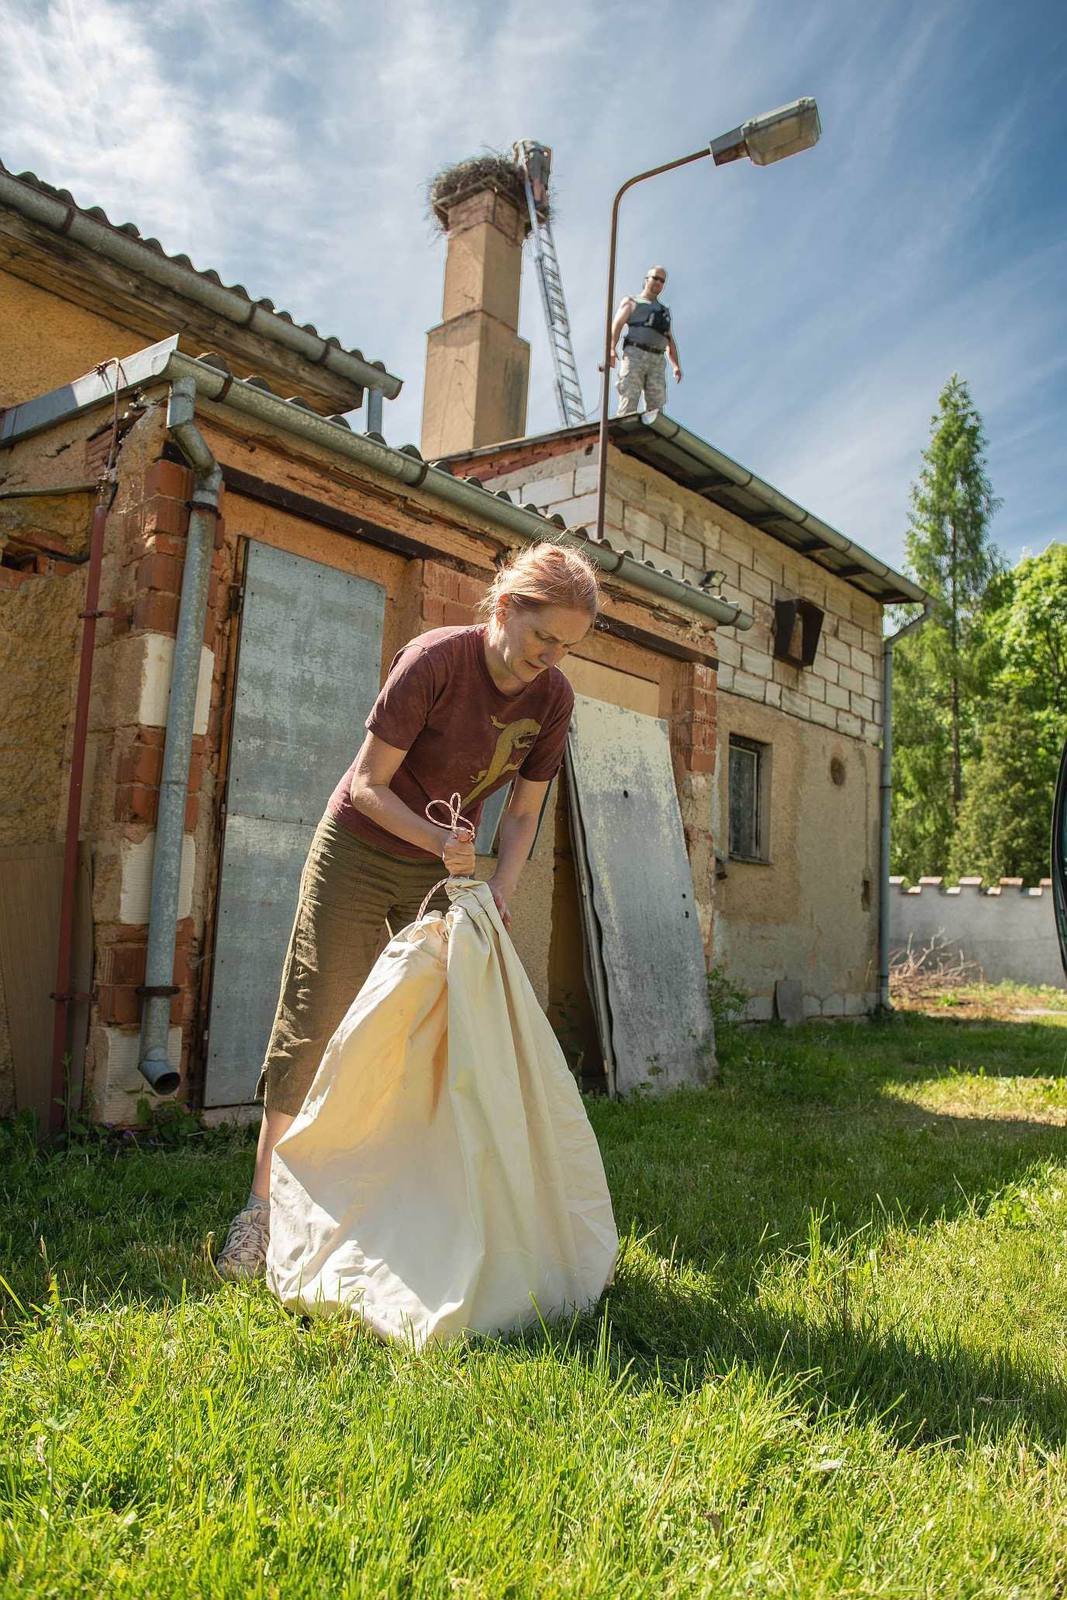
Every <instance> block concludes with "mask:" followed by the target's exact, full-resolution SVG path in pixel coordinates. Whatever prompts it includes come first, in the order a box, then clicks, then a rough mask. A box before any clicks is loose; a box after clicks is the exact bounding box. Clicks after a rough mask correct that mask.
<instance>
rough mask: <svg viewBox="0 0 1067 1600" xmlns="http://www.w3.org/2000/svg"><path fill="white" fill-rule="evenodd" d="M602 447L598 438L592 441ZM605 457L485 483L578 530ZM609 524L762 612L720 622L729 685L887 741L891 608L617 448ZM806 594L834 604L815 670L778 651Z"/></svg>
mask: <svg viewBox="0 0 1067 1600" xmlns="http://www.w3.org/2000/svg"><path fill="white" fill-rule="evenodd" d="M590 448H592V447H590ZM596 478H597V468H596V462H595V460H592V459H590V458H589V457H588V456H587V455H586V453H585V450H584V449H579V450H577V451H575V452H573V453H571V454H570V455H561V456H552V457H549V458H548V459H546V460H543V461H537V462H532V463H530V464H529V465H527V466H523V467H519V468H516V469H515V470H514V471H512V472H508V473H504V474H502V475H500V476H499V477H495V478H489V479H487V480H486V483H487V485H488V487H490V488H492V489H494V490H495V489H506V490H507V491H508V492H509V493H510V494H511V496H512V498H513V499H514V500H515V501H517V502H518V503H519V504H523V505H533V506H536V507H537V508H538V510H541V511H544V512H545V513H546V514H547V515H549V516H552V515H555V514H557V513H558V514H559V515H560V516H562V517H563V519H564V520H565V522H566V524H567V526H568V527H581V526H591V525H592V524H594V523H595V521H596ZM605 533H606V536H607V538H608V540H609V541H610V543H611V544H612V545H613V546H615V547H616V548H617V549H624V550H629V551H630V552H631V553H632V554H633V555H634V556H635V557H636V558H637V559H638V560H639V561H651V562H653V563H654V564H655V565H656V566H657V567H660V568H667V569H669V570H670V571H671V572H672V573H674V575H675V576H676V577H680V578H687V579H688V580H689V581H690V582H691V583H698V582H699V581H700V579H701V578H702V577H703V575H704V573H705V572H707V571H708V570H709V569H711V568H715V569H716V570H718V571H720V572H722V573H723V574H724V576H723V580H722V592H723V594H724V595H725V596H726V597H727V598H728V599H730V600H738V601H740V603H741V604H742V605H743V606H744V607H745V609H746V610H747V611H751V612H752V614H753V616H754V618H755V622H754V624H753V626H752V627H751V628H750V629H749V630H748V631H747V632H744V633H739V632H737V631H735V630H731V629H729V628H723V629H720V630H718V631H717V633H716V636H715V645H716V650H717V653H718V656H719V663H720V665H719V677H718V683H719V688H720V689H721V690H725V691H727V692H729V693H732V694H737V695H741V696H743V697H744V698H746V699H749V700H755V701H758V702H759V703H761V704H763V705H770V706H774V707H777V708H780V709H781V710H782V711H784V712H785V713H786V714H787V715H789V716H793V717H799V718H801V719H802V720H803V721H806V722H812V723H815V724H817V725H818V726H820V727H823V728H830V729H833V730H834V731H835V732H837V733H841V734H844V735H845V736H846V737H848V738H852V739H863V740H865V741H866V742H867V743H870V744H877V743H878V742H879V741H880V739H881V736H882V613H881V607H880V605H879V604H878V602H877V601H876V600H874V599H872V598H871V597H870V596H869V595H865V594H863V593H862V592H861V591H860V590H859V589H857V588H856V587H855V586H854V585H852V584H850V583H848V582H846V581H845V579H843V578H835V577H834V576H833V575H832V574H831V573H829V572H827V571H825V570H824V569H823V568H822V567H820V566H819V565H818V564H817V563H816V562H814V561H811V560H810V559H808V558H807V557H805V556H803V555H800V554H798V553H797V552H795V551H793V550H790V549H789V548H788V547H787V546H786V545H784V544H781V543H780V542H779V541H778V540H776V539H773V538H772V537H771V536H770V535H769V534H767V533H763V532H762V531H761V530H760V529H758V528H753V527H751V526H750V525H749V524H748V523H746V522H744V521H743V520H742V519H741V518H740V517H735V516H733V515H732V513H731V512H729V511H726V510H725V509H724V508H723V507H721V506H717V505H714V504H712V503H711V502H709V501H707V500H704V499H703V498H702V497H701V496H700V495H697V494H695V493H693V492H692V491H691V490H689V489H685V488H683V487H682V486H681V485H680V484H672V483H671V482H670V480H669V479H667V478H666V477H664V475H663V474H662V473H660V472H658V471H657V470H656V469H655V468H652V467H648V466H646V465H645V464H644V463H643V462H638V461H635V460H634V459H633V458H632V457H629V456H624V455H622V454H621V453H618V452H613V454H612V460H611V472H610V477H609V479H608V494H607V500H606V506H605ZM779 599H807V600H812V601H814V602H815V604H816V605H817V606H819V607H820V609H821V610H822V611H823V612H824V614H825V615H824V620H823V628H822V635H821V637H820V639H819V648H818V652H817V655H816V658H815V661H814V662H813V664H812V666H811V667H810V668H799V667H792V666H790V665H789V664H788V663H787V662H784V661H778V660H775V658H774V654H773V626H774V602H775V600H779Z"/></svg>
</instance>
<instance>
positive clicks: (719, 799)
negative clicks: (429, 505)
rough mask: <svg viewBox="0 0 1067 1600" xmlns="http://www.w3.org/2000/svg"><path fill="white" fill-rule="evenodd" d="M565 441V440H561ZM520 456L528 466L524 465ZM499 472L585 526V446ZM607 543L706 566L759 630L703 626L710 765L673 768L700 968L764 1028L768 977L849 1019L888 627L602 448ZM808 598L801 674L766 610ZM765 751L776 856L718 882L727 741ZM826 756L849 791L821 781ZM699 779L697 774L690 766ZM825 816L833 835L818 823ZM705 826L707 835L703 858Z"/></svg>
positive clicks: (497, 483)
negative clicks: (720, 970) (734, 994)
mask: <svg viewBox="0 0 1067 1600" xmlns="http://www.w3.org/2000/svg"><path fill="white" fill-rule="evenodd" d="M565 443H566V442H565V441H564V444H565ZM524 453H527V454H528V456H529V459H520V458H521V457H522V456H523V454H524ZM501 465H502V466H503V467H504V468H505V469H506V470H503V471H500V472H496V473H494V472H492V470H491V467H490V466H489V464H488V463H487V462H486V461H485V460H484V459H483V460H481V461H479V462H478V463H477V470H478V472H479V474H480V475H483V474H484V475H485V482H486V483H487V484H488V485H489V486H491V487H492V488H494V489H507V490H508V492H509V493H510V494H511V495H512V498H513V499H516V500H518V501H520V502H521V503H524V504H531V505H535V506H537V507H538V508H540V509H543V510H544V511H546V512H548V513H550V514H553V513H558V514H559V515H561V516H562V517H563V518H564V520H565V521H566V523H567V524H568V525H569V526H574V525H579V524H580V525H592V524H594V523H595V518H596V482H597V465H596V443H595V441H587V442H586V443H584V444H580V445H578V446H577V447H574V446H571V447H570V448H569V449H566V448H564V449H563V450H562V451H560V450H559V449H558V448H557V447H556V442H553V444H552V446H549V445H548V442H547V441H546V442H545V445H543V446H541V447H538V446H537V445H533V446H523V445H521V444H519V445H516V446H515V447H514V450H513V451H509V452H508V453H507V454H504V452H502V461H501ZM605 531H606V534H607V537H608V539H609V541H610V542H611V543H612V544H613V545H615V546H616V548H624V549H628V550H630V551H632V553H633V554H634V555H635V556H636V557H637V558H638V559H639V560H650V561H653V562H654V563H655V564H656V566H665V567H669V568H670V570H671V571H673V572H674V573H676V574H677V575H679V576H682V577H685V578H688V579H689V580H690V582H693V583H696V582H698V581H699V579H700V578H701V577H702V576H703V574H704V573H705V572H707V571H708V570H709V569H712V568H715V569H718V570H719V571H721V572H722V573H723V580H722V588H723V592H724V594H725V595H726V596H727V597H728V598H729V599H737V600H739V601H740V602H741V604H742V605H743V606H744V607H745V608H746V609H747V610H749V611H750V612H751V613H752V615H753V617H754V623H753V626H752V627H751V628H750V629H748V630H746V631H744V632H740V631H738V630H736V629H732V628H730V627H728V626H725V627H718V628H714V630H712V627H711V626H709V627H708V629H707V630H706V631H707V633H708V637H709V642H710V645H711V648H712V649H713V650H714V652H715V655H716V656H717V658H718V670H717V672H716V673H715V674H714V677H713V679H712V680H711V682H710V683H709V685H708V686H707V688H706V689H705V690H703V691H702V690H700V689H697V690H696V692H697V694H700V693H702V692H706V693H711V692H712V687H713V689H714V694H715V705H714V709H715V711H716V712H717V719H718V729H717V734H716V736H715V742H716V747H717V759H716V761H715V762H714V763H713V765H712V768H711V770H710V771H708V772H703V773H702V772H701V771H699V770H697V771H694V770H692V768H693V765H694V764H693V762H692V761H691V760H690V761H689V762H688V763H682V762H676V776H677V779H678V788H679V796H680V799H681V803H682V810H683V818H684V820H685V822H686V830H687V839H688V841H689V847H690V860H691V863H692V866H693V874H694V884H695V886H696V889H697V895H698V904H699V903H701V902H703V903H704V904H706V905H709V906H710V905H712V904H713V905H714V916H713V918H711V919H710V925H709V923H708V922H707V921H706V922H705V925H704V933H705V944H706V948H707V949H708V952H709V960H711V961H713V962H716V963H721V964H722V965H723V966H724V967H725V969H726V970H727V972H728V973H729V974H730V976H731V977H732V978H733V979H734V980H735V981H736V982H738V983H739V984H740V985H741V986H743V987H744V988H745V989H746V991H747V992H748V994H749V996H750V1001H749V1013H750V1015H751V1016H753V1017H767V1016H770V1015H771V1014H772V1007H773V996H774V985H775V982H776V981H777V979H778V978H785V977H797V978H799V979H801V981H802V984H803V988H804V995H805V1008H806V1010H807V1012H808V1014H811V1015H823V1014H826V1015H836V1014H841V1013H845V1012H847V1013H859V1012H865V1011H869V1010H871V1009H873V1007H874V1005H875V1003H876V998H877V997H876V994H875V988H876V983H875V978H874V975H873V974H874V967H875V966H876V964H877V953H876V940H877V859H878V857H877V798H878V746H879V744H880V741H881V734H882V726H881V718H882V687H881V651H882V643H881V641H882V614H881V607H880V605H879V604H878V602H877V601H876V600H874V599H873V598H871V597H870V596H868V595H866V594H864V593H862V592H861V591H860V590H859V589H857V588H856V587H855V586H854V585H852V584H849V583H847V582H846V581H845V580H844V579H840V578H835V577H834V576H833V575H832V574H830V573H828V572H825V571H824V570H823V569H822V568H821V567H820V566H818V564H817V563H815V562H813V561H811V560H809V559H806V558H805V557H803V556H801V555H798V554H796V553H794V552H793V551H791V550H789V549H787V548H786V547H785V546H784V545H782V544H781V543H780V542H779V541H777V540H775V539H773V538H771V536H770V535H769V534H767V533H764V532H763V531H761V530H760V529H757V528H753V527H751V526H750V525H749V524H748V523H746V522H744V521H743V520H742V519H741V518H739V517H736V516H734V515H733V514H732V513H730V512H729V511H726V510H725V509H724V508H722V507H719V506H716V505H713V504H710V503H709V502H708V501H706V500H704V499H703V498H702V497H701V496H699V495H697V494H695V493H694V492H693V491H691V490H689V489H686V488H684V487H682V486H681V485H679V484H675V483H673V482H672V481H671V480H670V479H668V478H666V477H665V476H664V475H663V474H662V473H660V472H658V471H657V470H656V469H655V468H654V467H651V466H649V465H647V464H645V463H643V462H639V461H636V460H635V459H634V458H633V457H631V456H627V455H625V454H623V453H622V452H621V451H619V450H616V449H615V448H613V447H612V448H611V450H610V455H609V476H608V493H607V499H606V520H605ZM783 598H806V599H810V600H813V601H814V602H815V603H816V604H817V605H818V606H819V607H820V608H821V609H822V610H823V611H824V613H825V616H824V622H823V628H822V634H821V637H820V640H819V648H818V652H817V655H816V658H815V661H814V663H813V664H812V666H811V667H810V668H798V667H794V666H791V665H790V664H789V663H787V662H784V661H780V660H777V659H776V658H775V657H774V654H773V648H774V647H773V625H774V601H775V600H776V599H783ZM731 733H736V734H739V735H741V736H743V737H746V738H749V739H754V740H757V741H758V742H760V743H764V744H767V745H770V746H771V748H772V753H773V766H772V770H771V779H770V781H771V794H772V801H771V804H772V819H771V840H772V842H771V860H770V861H769V862H766V863H763V862H761V863H748V862H736V863H735V862H730V863H728V866H727V871H728V877H727V878H726V879H724V880H720V881H718V884H717V887H713V884H714V883H715V877H714V874H715V866H714V854H715V851H717V853H718V855H719V856H720V858H725V857H726V856H727V854H728V850H727V843H726V841H727V837H728V785H729V739H730V734H731ZM835 755H837V756H838V758H839V760H841V761H842V762H843V764H844V770H845V772H846V782H845V784H844V786H843V787H841V788H838V787H836V786H834V785H833V784H832V780H831V778H830V776H829V769H830V761H831V759H832V758H833V757H834V756H835ZM696 765H697V767H698V768H699V766H700V762H699V760H698V761H697V763H696ZM831 818H832V826H829V825H828V824H829V822H830V819H831ZM701 825H703V827H705V828H708V827H709V826H710V839H712V840H713V841H714V845H715V851H712V850H710V849H709V848H708V847H707V845H708V841H709V836H708V835H707V834H702V833H701V831H700V830H701Z"/></svg>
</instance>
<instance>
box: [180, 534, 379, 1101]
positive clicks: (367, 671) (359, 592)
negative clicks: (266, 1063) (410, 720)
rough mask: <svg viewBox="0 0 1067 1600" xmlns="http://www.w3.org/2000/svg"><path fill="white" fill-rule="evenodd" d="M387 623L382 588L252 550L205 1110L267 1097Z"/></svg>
mask: <svg viewBox="0 0 1067 1600" xmlns="http://www.w3.org/2000/svg"><path fill="white" fill-rule="evenodd" d="M384 612H385V591H384V589H382V588H381V586H380V585H378V584H374V583H368V582H367V581H366V580H365V579H362V578H356V577H353V576H352V575H351V574H349V573H345V572H338V571H336V570H335V569H334V568H332V567H325V566H323V565H321V564H320V563H319V562H316V561H308V560H306V559H305V558H304V557H301V556H294V555H290V554H289V553H288V552H286V551H282V550H274V549H272V548H271V547H270V546H268V545H262V544H258V543H255V542H252V543H250V545H249V550H248V565H247V569H246V581H245V592H244V608H243V611H242V616H241V639H240V648H239V652H238V664H237V688H236V695H235V701H234V718H233V738H232V742H231V753H230V768H229V775H228V787H227V796H226V801H227V814H226V830H225V834H224V837H223V853H222V872H221V877H220V883H219V905H218V928H217V936H216V944H215V959H214V970H213V975H212V993H211V1016H210V1023H209V1032H208V1051H207V1064H206V1071H205V1086H204V1104H205V1105H206V1106H209V1107H210V1106H227V1105H243V1104H247V1103H248V1102H249V1101H250V1100H251V1098H252V1095H253V1093H254V1090H255V1085H256V1079H257V1078H258V1076H259V1070H260V1066H261V1064H262V1060H263V1052H264V1049H265V1047H266V1042H267V1037H268V1035H269V1032H270V1025H271V1022H272V1021H273V1018H274V1009H275V1006H276V1004H277V999H278V984H279V979H280V977H281V970H282V962H283V960H284V957H285V951H286V947H287V944H288V940H289V933H290V930H291V928H292V924H293V917H294V915H295V911H296V897H297V890H298V887H299V882H300V873H301V870H302V869H303V865H304V859H305V857H306V855H307V849H308V844H309V843H310V841H311V837H312V834H313V833H314V831H315V826H316V824H317V823H318V820H319V818H320V817H321V815H322V812H323V809H324V807H325V804H326V801H327V799H328V798H329V796H330V793H331V791H332V790H333V788H334V785H335V784H336V783H337V780H338V778H339V777H340V776H341V774H342V773H343V772H344V770H345V768H346V767H347V766H348V765H349V764H350V762H351V760H352V757H353V756H354V755H355V753H356V750H357V749H358V748H359V745H360V743H361V742H362V739H363V733H364V729H363V723H364V721H365V719H366V716H367V713H368V712H369V711H370V708H371V706H372V705H373V703H374V699H375V696H376V695H377V692H378V687H379V679H380V676H381V651H382V621H383V616H384Z"/></svg>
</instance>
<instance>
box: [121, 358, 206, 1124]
mask: <svg viewBox="0 0 1067 1600" xmlns="http://www.w3.org/2000/svg"><path fill="white" fill-rule="evenodd" d="M195 405H196V385H195V383H194V382H193V381H192V380H191V379H190V378H177V379H176V380H175V381H174V383H173V385H172V387H171V392H170V400H169V404H168V408H167V432H168V433H169V434H170V436H171V438H172V439H173V440H174V441H175V443H176V444H177V445H178V448H179V449H180V450H181V452H182V454H183V456H184V457H185V459H186V461H188V463H189V465H190V466H191V467H192V469H193V474H194V477H195V486H194V489H193V495H192V500H191V503H190V504H191V509H190V515H189V533H188V536H187V541H186V550H185V565H184V568H183V570H182V592H181V601H180V603H179V607H178V631H177V636H176V638H175V641H174V667H173V672H172V675H171V682H170V700H169V703H168V706H167V727H166V733H165V736H164V737H165V742H164V747H163V775H162V778H161V780H160V786H159V814H158V817H157V820H156V844H155V853H154V855H153V858H152V891H151V900H150V903H149V911H148V957H147V962H146V966H145V981H144V985H143V987H142V989H141V994H142V995H143V997H144V1009H143V1011H142V1013H141V1048H140V1054H139V1059H138V1063H137V1065H138V1068H139V1070H140V1072H141V1075H142V1077H144V1078H145V1079H147V1081H148V1083H149V1084H151V1086H152V1088H153V1089H154V1090H155V1091H156V1093H157V1094H173V1093H174V1091H175V1090H176V1089H177V1087H178V1084H179V1082H180V1074H179V1073H178V1072H177V1071H176V1070H175V1068H174V1067H172V1066H171V1064H170V1060H169V1058H168V1055H167V1036H168V1033H169V1031H170V1005H171V1000H172V998H173V997H174V995H175V994H177V993H178V992H179V991H178V989H177V988H176V987H175V984H174V945H175V937H176V933H177V926H178V904H179V890H180V884H181V869H182V840H183V837H184V833H185V805H186V798H187V795H188V790H189V759H190V756H191V753H192V745H193V725H194V722H195V718H196V695H197V688H198V685H199V682H200V652H201V647H202V645H203V641H204V622H205V618H206V615H207V599H208V585H209V581H210V578H211V559H212V553H213V551H214V548H215V525H216V521H217V518H218V514H219V491H220V490H221V488H222V469H221V467H220V466H219V464H218V462H217V461H216V460H215V457H214V456H213V455H212V453H211V451H210V449H209V448H208V446H207V443H206V441H205V440H204V437H203V435H202V434H201V432H200V430H199V429H198V428H197V426H196V424H195V422H194V420H193V413H194V409H195Z"/></svg>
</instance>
